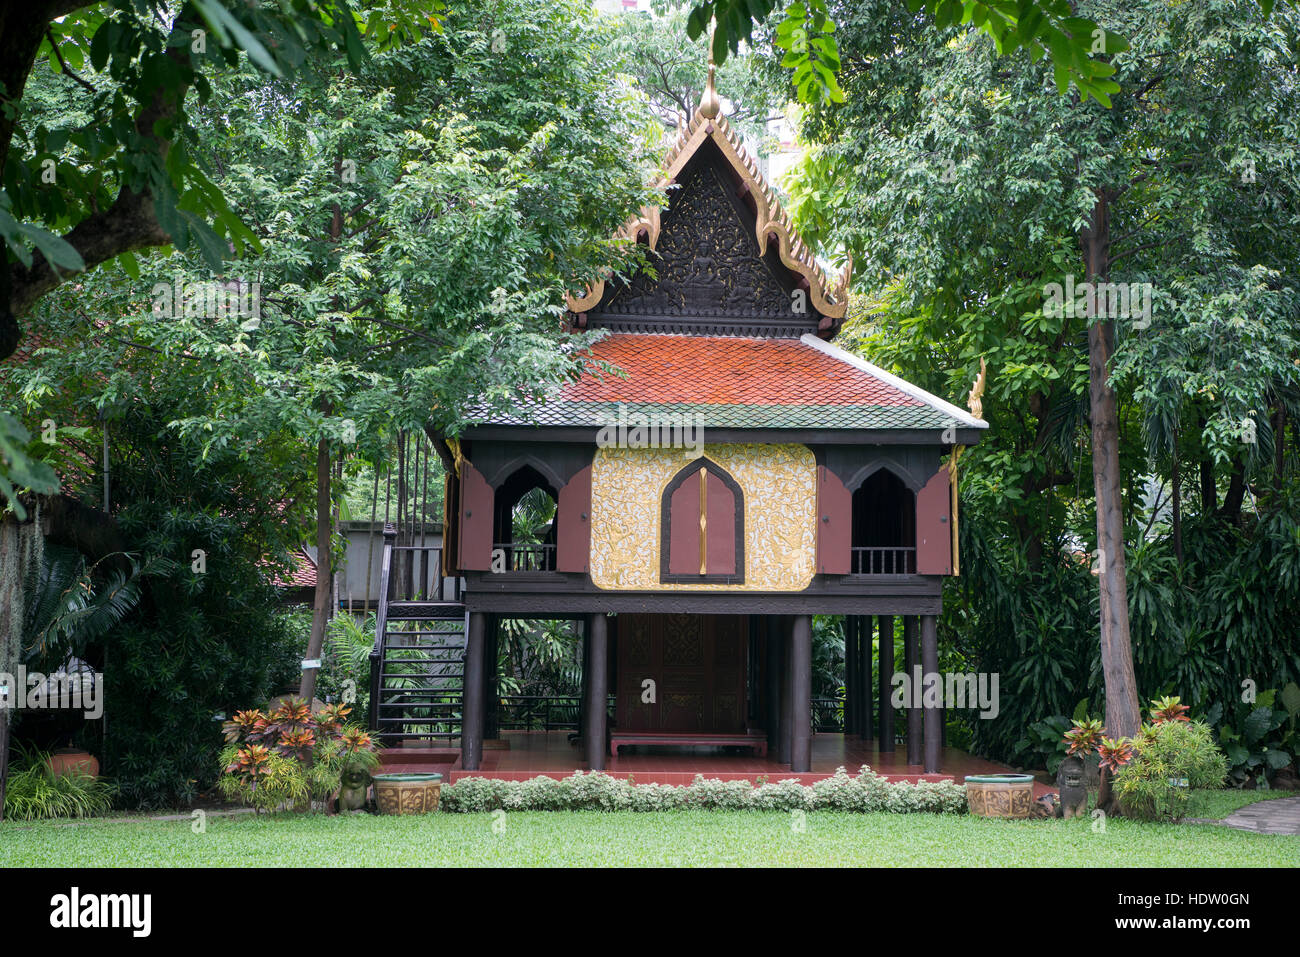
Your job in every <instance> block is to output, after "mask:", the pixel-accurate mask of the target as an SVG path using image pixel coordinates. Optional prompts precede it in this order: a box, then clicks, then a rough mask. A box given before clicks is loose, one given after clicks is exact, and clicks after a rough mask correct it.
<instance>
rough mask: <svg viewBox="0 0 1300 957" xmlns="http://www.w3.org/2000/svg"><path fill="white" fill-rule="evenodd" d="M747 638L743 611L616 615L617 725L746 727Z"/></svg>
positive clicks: (686, 729)
mask: <svg viewBox="0 0 1300 957" xmlns="http://www.w3.org/2000/svg"><path fill="white" fill-rule="evenodd" d="M748 635H749V629H748V622H747V620H746V619H745V617H744V616H743V615H619V616H618V712H617V721H618V727H619V729H620V730H624V731H663V732H669V733H671V732H674V731H675V732H682V733H700V732H718V733H727V734H739V733H742V732H744V731H745V730H746V728H745V663H746V661H747V656H746V654H745V651H746V648H747V645H748ZM646 679H650V680H652V681H653V682H654V691H655V694H654V701H652V702H647V701H645V700H643V699H644V698H645V697H646V686H645V681H646Z"/></svg>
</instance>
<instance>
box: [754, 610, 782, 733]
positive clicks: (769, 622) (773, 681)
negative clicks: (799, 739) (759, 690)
mask: <svg viewBox="0 0 1300 957" xmlns="http://www.w3.org/2000/svg"><path fill="white" fill-rule="evenodd" d="M759 622H760V627H761V628H762V631H763V646H764V651H763V655H764V658H765V667H766V669H767V673H766V674H765V675H764V678H765V691H766V694H765V695H764V698H765V700H764V702H763V706H764V708H765V709H766V710H765V712H764V713H765V715H766V718H767V721H766V724H767V750H768V752H769V753H771V754H778V753H780V750H781V745H780V740H781V683H782V681H781V675H782V672H783V668H782V666H783V665H784V664H785V655H784V654H783V648H784V647H785V643H784V642H783V641H782V640H781V638H782V635H781V629H780V628H779V627H778V625H779V624H780V619H778V618H774V617H773V616H771V615H763V616H762V618H760V619H759Z"/></svg>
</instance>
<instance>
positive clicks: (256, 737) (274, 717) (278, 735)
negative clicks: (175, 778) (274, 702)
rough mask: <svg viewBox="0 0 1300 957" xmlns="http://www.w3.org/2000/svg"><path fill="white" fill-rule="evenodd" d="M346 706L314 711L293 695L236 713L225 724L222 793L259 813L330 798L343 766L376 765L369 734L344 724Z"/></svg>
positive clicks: (368, 767) (306, 805) (340, 705)
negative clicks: (267, 706) (263, 709)
mask: <svg viewBox="0 0 1300 957" xmlns="http://www.w3.org/2000/svg"><path fill="white" fill-rule="evenodd" d="M351 710H352V709H351V708H349V707H348V706H347V705H342V704H335V705H330V706H328V707H326V708H325V709H323V710H322V711H320V712H319V713H316V714H313V713H312V710H311V706H310V705H308V704H307V702H305V701H303V700H302V699H301V698H293V699H290V700H287V701H283V702H281V704H280V705H279V707H277V708H276V709H275V710H274V711H272V712H271V713H270V714H264V713H263V712H261V711H257V710H252V711H240V712H238V713H237V714H236V715H235V716H234V718H232V719H231V720H230V721H228V722H226V725H225V733H226V747H225V748H224V749H223V750H222V752H221V766H222V769H223V770H222V772H221V777H220V778H219V779H218V782H217V783H218V786H219V787H220V789H221V793H222V794H223V795H225V797H226V798H227V799H229V800H232V801H239V802H241V803H243V804H246V805H248V806H249V807H252V808H255V809H257V810H258V811H272V810H276V809H279V808H285V807H292V808H299V809H305V808H307V807H310V806H312V804H313V803H314V804H316V805H321V804H324V803H325V802H327V801H329V800H331V799H332V797H333V796H334V794H335V793H336V792H337V791H338V790H339V787H340V785H341V784H342V779H343V773H344V771H345V769H347V768H348V767H359V768H362V769H364V770H366V771H371V770H373V769H374V768H375V767H377V766H378V765H379V755H378V754H377V753H376V747H375V743H374V740H373V739H372V738H371V736H370V734H369V733H368V732H367V731H365V730H363V729H362V728H359V727H356V726H355V725H349V724H345V721H346V720H347V716H348V714H349V713H350V712H351Z"/></svg>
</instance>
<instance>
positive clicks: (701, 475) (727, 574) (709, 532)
mask: <svg viewBox="0 0 1300 957" xmlns="http://www.w3.org/2000/svg"><path fill="white" fill-rule="evenodd" d="M660 529H661V532H660V535H661V540H660V549H659V551H660V576H659V577H660V579H661V580H662V581H664V582H670V583H682V582H722V583H728V584H740V583H743V582H744V580H745V495H744V493H743V492H742V491H741V488H740V486H739V485H738V484H736V480H735V479H733V478H732V477H731V476H730V475H729V474H728V473H727V471H726V470H725V469H723V468H722V467H721V466H719V465H718V464H716V463H715V462H711V461H709V460H708V459H703V458H701V459H699V460H697V461H696V462H693V463H692V464H690V465H688V466H686V467H685V468H684V469H682V470H681V471H680V472H678V473H677V475H676V476H674V477H673V480H672V481H671V482H669V483H668V485H667V487H666V488H665V489H664V496H663V502H662V512H661V519H660Z"/></svg>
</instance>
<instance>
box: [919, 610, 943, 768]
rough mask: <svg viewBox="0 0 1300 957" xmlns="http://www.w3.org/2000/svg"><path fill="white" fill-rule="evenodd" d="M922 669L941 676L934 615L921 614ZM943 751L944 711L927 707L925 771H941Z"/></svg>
mask: <svg viewBox="0 0 1300 957" xmlns="http://www.w3.org/2000/svg"><path fill="white" fill-rule="evenodd" d="M921 670H922V671H923V672H924V673H925V675H934V676H935V679H934V680H938V676H939V623H938V620H937V619H936V618H935V616H934V615H922V616H921ZM942 753H943V711H942V710H941V709H940V708H938V707H933V708H931V707H926V708H925V773H926V774H938V773H939V756H940V755H941V754H942Z"/></svg>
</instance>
